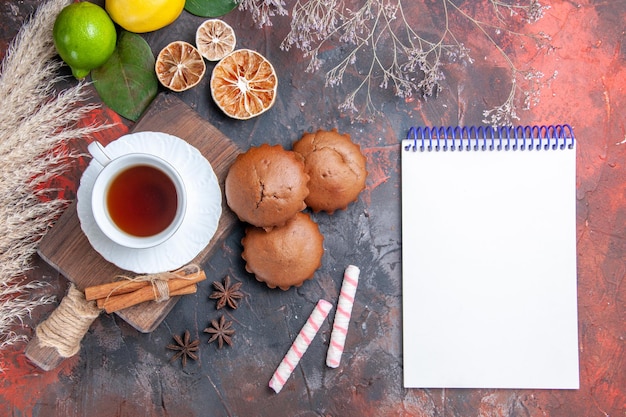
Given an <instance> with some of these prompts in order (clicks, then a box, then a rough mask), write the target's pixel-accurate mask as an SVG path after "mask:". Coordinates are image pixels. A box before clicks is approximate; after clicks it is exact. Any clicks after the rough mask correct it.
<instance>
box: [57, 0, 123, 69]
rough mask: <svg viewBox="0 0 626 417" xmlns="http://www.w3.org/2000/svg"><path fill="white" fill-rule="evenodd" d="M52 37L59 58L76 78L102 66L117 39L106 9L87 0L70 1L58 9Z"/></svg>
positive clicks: (111, 52) (113, 25) (113, 48)
mask: <svg viewBox="0 0 626 417" xmlns="http://www.w3.org/2000/svg"><path fill="white" fill-rule="evenodd" d="M52 37H53V39H54V46H55V48H56V50H57V52H58V54H59V55H60V56H61V59H63V61H65V63H66V64H67V65H69V66H70V68H71V69H72V74H74V77H76V78H78V79H81V78H84V77H86V76H87V74H89V71H91V70H92V69H94V68H98V67H100V66H101V65H103V64H104V63H105V62H106V61H107V60H108V59H109V57H110V56H111V54H113V51H114V50H115V43H116V41H117V33H116V31H115V24H114V23H113V21H112V20H111V18H110V17H109V15H108V14H107V12H106V11H105V10H104V9H103V8H102V7H100V6H98V5H96V4H93V3H89V2H87V1H83V2H79V3H72V4H70V5H68V6H66V7H65V8H63V10H61V12H60V13H59V15H58V16H57V18H56V20H55V22H54V28H53V29H52Z"/></svg>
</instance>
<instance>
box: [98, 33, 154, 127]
mask: <svg viewBox="0 0 626 417" xmlns="http://www.w3.org/2000/svg"><path fill="white" fill-rule="evenodd" d="M154 63H155V60H154V56H153V55H152V50H151V49H150V45H148V43H147V42H146V41H145V40H144V39H143V38H142V37H141V36H140V35H137V34H135V33H130V32H126V31H122V33H121V34H120V36H119V39H118V41H117V46H116V47H115V51H114V52H113V55H112V56H111V58H109V60H108V61H107V62H106V63H105V64H104V65H103V66H101V67H99V68H96V69H94V70H93V71H91V78H92V80H93V81H94V85H95V87H96V91H98V94H99V95H100V99H102V101H103V102H104V104H106V105H107V106H109V107H110V108H111V109H112V110H113V111H115V112H116V113H117V114H119V115H120V116H122V117H125V118H127V119H130V120H132V121H137V119H139V116H141V114H142V113H143V112H144V110H145V109H146V107H148V105H149V104H150V102H151V101H152V99H153V98H154V97H155V96H156V94H157V90H158V87H159V82H158V80H157V77H156V74H155V72H154Z"/></svg>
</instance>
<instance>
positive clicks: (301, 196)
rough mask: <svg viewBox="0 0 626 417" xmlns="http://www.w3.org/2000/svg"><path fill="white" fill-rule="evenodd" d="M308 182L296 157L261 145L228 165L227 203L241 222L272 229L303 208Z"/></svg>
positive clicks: (299, 158)
mask: <svg viewBox="0 0 626 417" xmlns="http://www.w3.org/2000/svg"><path fill="white" fill-rule="evenodd" d="M308 181H309V176H308V175H307V174H306V173H305V171H304V161H303V159H302V157H301V156H300V155H299V154H297V153H295V152H293V151H288V150H285V149H283V147H282V146H280V145H274V146H270V145H268V144H263V145H261V146H259V147H252V148H250V149H249V150H248V151H247V152H245V153H242V154H240V155H238V156H237V158H236V159H235V162H233V164H232V165H231V167H230V169H229V171H228V174H227V176H226V181H225V186H224V191H225V195H226V202H227V204H228V206H229V207H230V209H231V210H232V211H233V212H234V213H235V214H236V215H237V217H238V218H239V219H240V220H242V221H244V222H248V223H250V224H252V225H254V226H257V227H261V228H263V229H265V230H271V229H272V228H273V227H277V226H282V225H284V224H285V223H286V222H287V221H288V220H290V219H291V218H293V216H294V215H295V214H296V213H298V212H300V211H302V210H304V209H305V208H306V203H305V202H304V200H305V198H306V196H307V195H308V194H309V189H308V187H307V182H308Z"/></svg>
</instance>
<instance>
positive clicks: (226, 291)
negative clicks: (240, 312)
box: [209, 275, 243, 310]
mask: <svg viewBox="0 0 626 417" xmlns="http://www.w3.org/2000/svg"><path fill="white" fill-rule="evenodd" d="M213 287H214V288H215V291H213V293H212V294H211V295H210V296H209V298H211V299H214V300H217V307H216V308H217V309H218V310H219V309H220V308H222V307H224V306H226V305H228V306H229V307H230V308H232V309H236V308H237V302H238V300H240V299H242V298H243V293H242V292H241V291H239V288H241V282H236V283H234V284H233V285H231V284H230V277H229V276H228V275H226V278H224V283H223V284H222V283H221V282H219V281H215V282H214V283H213Z"/></svg>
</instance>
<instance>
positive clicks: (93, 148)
mask: <svg viewBox="0 0 626 417" xmlns="http://www.w3.org/2000/svg"><path fill="white" fill-rule="evenodd" d="M87 150H88V151H89V153H90V154H91V156H92V157H93V160H94V161H96V162H97V163H98V164H100V165H101V166H103V167H104V166H106V165H107V164H108V163H109V162H111V159H113V158H111V157H110V156H109V155H108V154H107V153H106V151H105V150H104V146H102V144H101V143H100V142H98V141H94V142H91V143H90V144H89V146H87Z"/></svg>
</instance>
